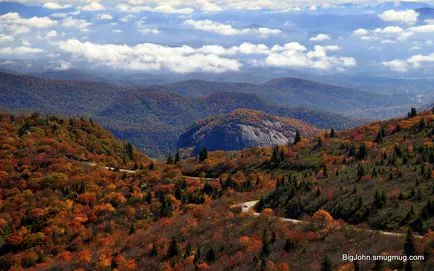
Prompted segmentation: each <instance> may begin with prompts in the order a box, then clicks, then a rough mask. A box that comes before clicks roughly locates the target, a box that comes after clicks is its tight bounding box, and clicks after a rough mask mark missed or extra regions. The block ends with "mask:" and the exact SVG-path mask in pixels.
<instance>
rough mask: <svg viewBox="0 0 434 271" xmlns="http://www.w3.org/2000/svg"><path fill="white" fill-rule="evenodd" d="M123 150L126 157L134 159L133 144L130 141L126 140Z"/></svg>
mask: <svg viewBox="0 0 434 271" xmlns="http://www.w3.org/2000/svg"><path fill="white" fill-rule="evenodd" d="M125 150H126V152H127V155H128V157H129V158H130V159H131V160H134V153H133V144H131V143H130V142H127V145H126V146H125Z"/></svg>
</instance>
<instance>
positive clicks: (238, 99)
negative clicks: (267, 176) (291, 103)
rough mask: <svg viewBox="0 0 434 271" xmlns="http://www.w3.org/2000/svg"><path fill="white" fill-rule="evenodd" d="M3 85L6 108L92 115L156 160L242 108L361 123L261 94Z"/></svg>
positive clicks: (18, 81) (5, 77) (337, 124)
mask: <svg viewBox="0 0 434 271" xmlns="http://www.w3.org/2000/svg"><path fill="white" fill-rule="evenodd" d="M198 82H201V81H198ZM202 82H205V81H202ZM0 83H1V87H0V90H1V91H0V110H7V111H12V112H19V111H40V112H42V113H50V114H62V115H74V116H76V115H80V116H88V117H91V118H92V119H94V120H95V121H97V122H99V123H101V124H102V125H103V126H104V127H106V128H107V129H109V130H110V131H111V132H112V133H113V134H115V135H116V136H117V137H119V138H121V139H123V140H128V141H131V142H133V143H134V144H135V145H136V146H138V147H140V148H142V149H145V150H146V152H147V153H148V154H149V155H151V156H154V157H155V156H162V155H165V154H167V153H169V152H172V151H174V150H175V148H176V142H177V140H178V137H179V136H180V135H181V134H182V133H183V132H184V131H185V130H186V129H188V127H190V126H191V124H192V123H193V122H194V121H198V120H201V119H205V118H208V117H210V116H214V115H221V114H227V113H229V112H232V111H234V110H236V109H239V108H248V109H252V110H259V111H263V112H265V113H269V114H273V115H277V116H281V117H292V118H297V119H300V120H302V121H304V122H306V123H309V124H312V125H315V126H317V127H320V128H329V129H330V128H335V129H348V128H351V127H355V126H356V125H358V124H360V123H361V122H360V121H356V120H353V119H351V118H348V117H343V116H341V115H339V114H335V113H327V112H323V111H319V110H313V109H307V108H289V107H285V106H280V105H276V104H274V103H272V102H269V101H267V100H266V99H263V98H260V97H258V96H257V95H255V94H246V93H241V92H221V91H217V92H215V91H216V90H218V89H220V88H218V87H216V88H211V89H212V91H209V92H207V94H206V95H204V96H200V97H191V96H183V95H179V94H177V93H174V92H168V91H164V90H162V89H151V88H149V89H134V88H126V87H121V86H114V85H110V84H106V83H100V82H80V81H71V80H48V79H40V78H35V77H32V76H23V75H17V74H8V73H0ZM206 85H207V84H204V86H206ZM245 85H249V84H245Z"/></svg>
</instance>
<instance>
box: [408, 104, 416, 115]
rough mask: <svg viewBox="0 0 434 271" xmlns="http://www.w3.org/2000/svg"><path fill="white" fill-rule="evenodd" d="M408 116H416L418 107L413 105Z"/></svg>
mask: <svg viewBox="0 0 434 271" xmlns="http://www.w3.org/2000/svg"><path fill="white" fill-rule="evenodd" d="M408 116H409V117H410V118H414V117H416V116H417V110H416V108H414V107H412V108H411V110H410V112H409V113H408Z"/></svg>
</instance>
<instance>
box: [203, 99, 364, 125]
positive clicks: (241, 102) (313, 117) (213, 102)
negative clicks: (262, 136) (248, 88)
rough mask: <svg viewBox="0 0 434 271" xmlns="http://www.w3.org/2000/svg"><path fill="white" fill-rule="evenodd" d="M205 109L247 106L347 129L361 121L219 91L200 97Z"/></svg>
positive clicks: (215, 110) (217, 111)
mask: <svg viewBox="0 0 434 271" xmlns="http://www.w3.org/2000/svg"><path fill="white" fill-rule="evenodd" d="M200 100H201V101H202V102H204V103H205V105H206V108H207V110H210V111H211V112H213V113H214V114H226V113H229V112H231V111H234V110H236V109H237V108H247V109H253V110H259V111H263V112H265V113H269V114H273V115H277V116H281V117H289V118H295V119H299V120H301V121H304V122H306V123H310V124H313V125H315V126H317V127H319V128H324V129H325V128H329V129H330V128H335V129H339V130H342V129H348V128H351V127H354V126H357V125H359V124H361V123H362V121H360V120H357V119H354V118H349V117H344V116H342V115H339V114H335V113H330V112H326V111H320V110H315V109H310V108H306V107H292V108H290V107H285V106H280V105H277V104H275V103H272V102H269V101H267V100H265V99H263V98H260V97H259V96H257V95H255V94H246V93H237V92H225V91H219V92H214V93H211V94H209V95H207V96H204V97H201V98H200Z"/></svg>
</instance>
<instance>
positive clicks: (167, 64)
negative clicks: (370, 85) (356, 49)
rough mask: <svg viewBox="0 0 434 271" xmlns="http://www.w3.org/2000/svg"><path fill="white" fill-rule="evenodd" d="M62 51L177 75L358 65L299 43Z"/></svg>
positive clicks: (72, 44)
mask: <svg viewBox="0 0 434 271" xmlns="http://www.w3.org/2000/svg"><path fill="white" fill-rule="evenodd" d="M59 49H60V50H61V51H63V52H65V53H69V54H71V55H72V56H74V59H82V60H85V61H88V62H91V63H92V64H98V65H105V66H108V67H112V68H116V69H128V70H142V71H159V70H169V71H171V72H176V73H188V72H214V73H220V72H230V71H238V70H239V69H240V68H241V67H242V66H243V64H242V63H241V59H243V61H244V60H245V61H246V62H247V63H256V64H257V65H263V66H272V67H282V68H288V67H291V68H313V69H321V70H326V69H336V70H342V69H346V68H351V67H355V66H356V65H357V61H356V60H355V59H354V58H352V57H342V56H334V55H331V53H332V52H335V51H337V50H340V49H341V48H340V47H339V46H336V45H329V46H319V45H318V46H315V48H314V49H313V50H308V49H307V48H306V47H305V46H303V45H301V44H300V43H298V42H291V43H287V44H284V45H274V46H272V47H268V46H267V45H265V44H252V43H247V42H245V43H242V44H241V45H239V46H232V47H229V48H225V47H223V46H220V45H206V46H203V47H199V48H193V47H191V46H188V45H183V46H178V47H169V46H164V45H159V44H153V43H143V44H137V45H135V46H128V45H116V44H95V43H92V42H81V41H78V40H67V41H61V42H60V43H59ZM243 56H244V57H243ZM246 56H248V59H247V60H246Z"/></svg>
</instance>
